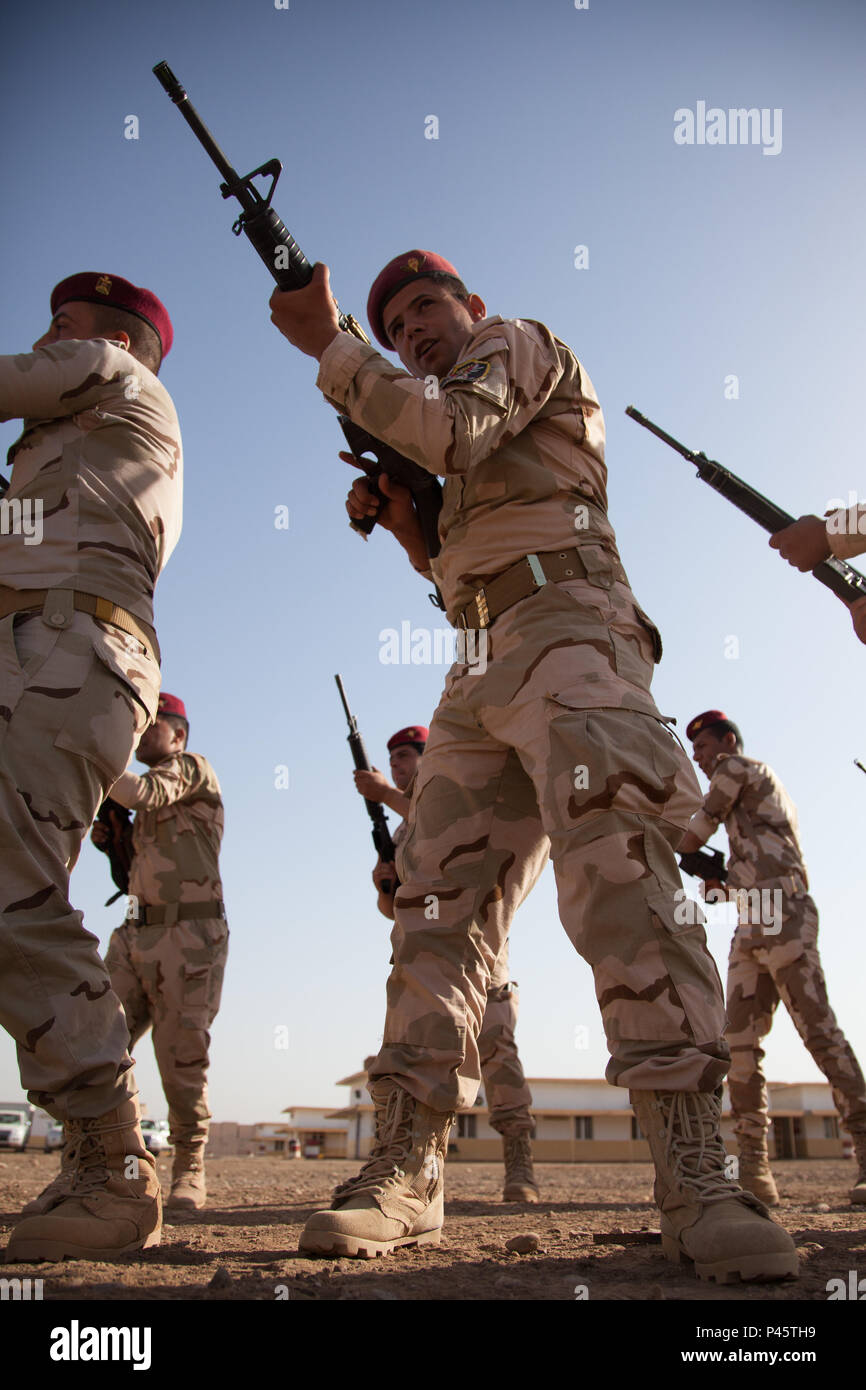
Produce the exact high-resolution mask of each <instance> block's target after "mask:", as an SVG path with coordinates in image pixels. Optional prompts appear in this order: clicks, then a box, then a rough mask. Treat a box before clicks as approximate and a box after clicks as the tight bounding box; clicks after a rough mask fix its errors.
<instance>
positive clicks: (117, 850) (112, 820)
mask: <svg viewBox="0 0 866 1390" xmlns="http://www.w3.org/2000/svg"><path fill="white" fill-rule="evenodd" d="M96 823H97V825H104V826H105V828H106V829H107V830H108V832H109V834H110V835H111V839H110V840H109V842H108V844H107V845H99V846H97V848H99V849H101V850H102V852H103V854H107V855H108V863H109V867H110V868H111V877H112V879H113V880H114V882H115V883H116V884H117V888H118V891H117V892H116V893H115V894H114V896H113V897H112V898H108V899H107V901H106V904H105V906H106V907H110V906H111V904H112V903H115V902H117V899H118V898H122V897H123V896H124V894H125V893H128V892H129V870H130V866H131V865H132V812H131V811H129V810H127V808H126V807H125V806H121V804H120V802H119V801H112V799H111V797H110V796H107V797H106V798H105V800H104V801H103V803H102V805H101V806H100V808H99V810H98V811H97V813H96Z"/></svg>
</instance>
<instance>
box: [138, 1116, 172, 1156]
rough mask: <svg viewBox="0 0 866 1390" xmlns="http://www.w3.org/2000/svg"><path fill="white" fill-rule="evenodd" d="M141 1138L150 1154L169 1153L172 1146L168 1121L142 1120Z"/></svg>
mask: <svg viewBox="0 0 866 1390" xmlns="http://www.w3.org/2000/svg"><path fill="white" fill-rule="evenodd" d="M141 1137H142V1139H143V1140H144V1147H145V1148H146V1149H147V1151H148V1153H152V1154H164V1153H168V1151H169V1149H170V1148H171V1144H170V1142H169V1138H168V1120H142V1122H141Z"/></svg>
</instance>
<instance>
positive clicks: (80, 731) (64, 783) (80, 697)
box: [0, 272, 182, 1260]
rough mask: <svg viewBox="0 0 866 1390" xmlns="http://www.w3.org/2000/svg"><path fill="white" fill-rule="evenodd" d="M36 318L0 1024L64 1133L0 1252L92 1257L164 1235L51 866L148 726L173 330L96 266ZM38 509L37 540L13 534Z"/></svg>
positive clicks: (64, 869) (134, 1115)
mask: <svg viewBox="0 0 866 1390" xmlns="http://www.w3.org/2000/svg"><path fill="white" fill-rule="evenodd" d="M51 315H52V318H51V325H50V327H49V329H48V331H47V333H45V334H44V335H43V336H42V337H41V338H40V339H39V341H38V342H36V343H34V345H33V351H32V352H30V353H21V354H19V355H17V356H11V357H2V358H0V418H2V419H4V420H9V419H13V418H15V417H19V416H20V417H23V424H24V429H23V433H22V435H21V437H20V439H19V440H18V441H17V442H16V443H15V444H14V445H13V446H12V449H11V451H10V457H11V459H12V482H11V486H10V488H9V491H8V493H7V495H6V498H5V500H4V503H3V506H4V509H8V512H7V516H8V517H9V518H11V521H12V523H13V524H12V526H11V529H10V530H9V532H8V534H4V535H3V537H2V541H0V580H2V586H0V604H2V607H0V707H2V716H3V717H2V720H0V771H2V776H0V825H2V836H3V848H4V879H3V896H2V914H0V916H2V936H0V973H2V979H3V987H2V993H0V1020H2V1023H3V1026H4V1027H5V1028H6V1029H7V1031H8V1032H9V1033H11V1034H12V1036H13V1037H14V1038H15V1041H16V1043H17V1045H18V1058H19V1064H20V1068H21V1083H22V1085H23V1086H24V1087H25V1088H26V1089H27V1091H28V1095H29V1097H30V1100H31V1101H33V1103H34V1104H36V1105H39V1106H42V1107H43V1108H44V1109H45V1110H47V1111H49V1113H50V1114H51V1115H53V1116H54V1118H55V1119H56V1120H60V1121H62V1122H63V1124H64V1130H65V1147H64V1155H63V1164H64V1169H65V1171H66V1173H67V1175H68V1180H67V1181H64V1183H63V1184H62V1185H61V1186H59V1187H55V1185H54V1184H52V1185H51V1186H52V1188H53V1191H52V1193H51V1194H50V1195H46V1200H45V1202H44V1204H43V1205H42V1207H41V1209H40V1210H39V1211H37V1213H36V1214H34V1215H32V1216H26V1217H25V1218H24V1219H23V1220H22V1221H21V1222H19V1224H18V1225H17V1226H16V1227H15V1229H14V1231H13V1233H12V1236H11V1238H10V1241H9V1244H8V1246H7V1248H6V1259H7V1260H41V1259H50V1260H55V1259H63V1258H65V1257H67V1256H78V1257H81V1258H86V1259H109V1258H111V1257H112V1256H113V1255H116V1254H120V1253H123V1252H124V1251H129V1250H138V1249H141V1248H142V1247H144V1246H149V1245H156V1244H158V1243H159V1236H160V1229H161V1212H160V1198H159V1182H158V1180H157V1177H156V1171H155V1166H154V1162H153V1159H152V1158H151V1156H150V1154H149V1153H148V1152H147V1149H146V1148H145V1146H144V1143H143V1141H142V1136H141V1131H140V1128H139V1123H138V1122H139V1107H138V1096H137V1087H136V1085H135V1081H134V1078H133V1072H132V1070H131V1068H132V1060H131V1058H130V1057H129V1054H128V1052H127V1047H126V1045H127V1040H128V1033H127V1028H126V1022H125V1020H124V1017H123V1010H122V1009H121V1006H120V1001H119V999H118V998H117V996H116V995H115V994H114V993H113V992H112V989H111V982H110V980H109V977H108V974H107V972H106V969H105V966H104V964H103V962H102V960H101V959H100V956H99V953H98V951H97V941H96V938H95V937H94V936H92V935H91V933H90V932H87V931H85V930H84V927H83V925H82V917H81V913H80V912H76V911H75V910H74V909H73V907H72V906H71V904H70V902H69V874H70V871H71V869H72V867H73V865H74V864H75V862H76V859H77V858H78V854H79V850H80V847H81V841H82V838H83V836H84V833H85V831H86V830H87V828H88V826H89V825H90V823H91V821H92V820H93V816H94V813H95V811H96V808H97V807H98V805H99V803H100V802H101V800H102V798H103V797H104V795H105V793H106V792H107V790H108V788H109V787H110V786H111V784H112V783H113V782H114V781H115V779H116V778H117V777H118V775H119V774H120V773H121V772H122V771H123V769H124V767H125V766H126V763H127V760H128V758H129V755H130V753H131V751H132V749H133V747H134V746H135V743H136V741H137V739H138V737H139V736H140V734H141V733H142V731H143V730H144V729H145V727H146V726H147V725H148V724H149V723H150V721H151V720H152V719H153V717H154V715H155V714H156V703H157V695H158V692H159V648H158V646H157V641H156V636H155V634H154V631H153V588H154V584H155V582H156V578H157V575H158V574H159V572H160V570H161V569H162V567H163V565H164V564H165V562H166V560H167V559H168V557H169V555H170V554H171V552H172V550H173V549H174V546H175V544H176V542H177V539H178V536H179V534H180V518H181V476H182V475H181V442H180V431H179V428H178V423H177V416H176V414H175V410H174V406H173V405H172V402H171V398H170V397H169V395H168V393H167V392H166V390H165V389H164V388H163V387H162V386H161V385H160V383H159V382H158V380H157V378H156V375H155V374H156V372H157V371H158V369H159V365H160V362H161V359H162V357H163V356H164V355H165V354H166V353H167V352H168V351H169V349H170V347H171V342H172V330H171V323H170V321H169V317H168V314H167V313H166V310H165V308H164V306H163V305H162V304H161V303H160V302H159V300H158V299H157V298H156V296H155V295H153V294H152V293H151V292H150V291H149V290H145V289H139V288H137V287H136V286H135V285H132V284H130V283H129V281H127V280H122V279H120V277H119V276H116V275H107V274H97V273H95V272H85V273H83V274H80V275H73V276H71V277H70V278H69V279H67V280H63V281H62V282H61V283H60V284H59V285H57V286H56V288H55V289H54V291H53V293H52V295H51ZM34 516H35V517H36V518H38V531H39V534H38V535H36V534H35V530H36V528H33V534H23V530H25V529H26V527H25V528H22V529H16V520H21V521H22V522H23V521H24V519H25V518H26V517H29V518H30V520H31V521H32V520H33V518H34ZM5 519H6V518H5V517H4V520H5ZM6 529H7V528H6V527H4V530H6ZM34 540H38V541H39V543H38V544H35V543H33V541H34Z"/></svg>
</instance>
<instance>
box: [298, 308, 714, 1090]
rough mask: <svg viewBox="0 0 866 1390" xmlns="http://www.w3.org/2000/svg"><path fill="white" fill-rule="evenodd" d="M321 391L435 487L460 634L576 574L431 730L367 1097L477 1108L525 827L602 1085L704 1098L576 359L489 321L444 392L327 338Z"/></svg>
mask: <svg viewBox="0 0 866 1390" xmlns="http://www.w3.org/2000/svg"><path fill="white" fill-rule="evenodd" d="M318 384H319V386H320V387H321V389H322V390H323V392H324V393H325V395H326V396H327V397H328V399H329V400H330V401H331V402H332V403H333V404H334V405H336V406H337V407H338V408H340V409H342V410H345V411H346V412H347V413H348V414H349V415H350V416H351V417H352V419H354V420H355V421H356V422H357V423H359V424H361V425H363V426H365V427H366V428H367V429H369V430H370V431H371V433H373V434H374V435H376V436H377V437H378V438H380V439H384V440H386V441H387V442H388V443H389V444H392V445H394V446H395V447H396V448H397V449H399V450H400V451H401V452H402V453H404V454H406V455H408V456H409V457H410V458H412V459H414V460H415V461H416V462H417V463H419V464H421V465H423V466H424V467H426V468H427V469H429V470H430V471H431V472H433V473H437V474H441V475H444V477H445V483H444V503H443V509H442V513H441V517H440V525H439V532H440V537H441V541H442V549H441V553H440V554H439V556H438V557H437V559H436V560H435V561H434V564H433V573H434V575H435V577H436V579H437V581H438V583H439V585H440V588H441V589H442V592H443V595H444V598H445V602H446V608H447V611H448V615H449V617H450V618H451V620H452V622H454V621H456V619H457V615H458V613H459V611H460V609H461V608H462V606H463V605H465V604H466V603H467V601H468V600H470V599H471V598H472V596H473V594H474V592H475V590H476V588H477V587H478V586H479V585H482V584H483V583H484V582H485V581H487V580H489V579H490V577H491V576H494V575H496V574H499V573H501V572H502V571H503V570H505V569H506V568H507V567H509V566H510V565H512V564H514V563H515V562H516V561H518V560H520V559H521V558H522V557H524V556H525V555H526V554H527V553H531V552H536V553H539V552H556V551H566V550H567V549H570V548H571V547H574V546H578V547H579V548H580V557H581V560H580V569H579V570H578V572H577V573H576V574H575V577H574V579H573V580H569V581H568V582H566V583H560V584H553V583H547V584H545V585H544V586H543V587H542V588H541V589H539V590H538V592H536V593H535V594H533V595H532V596H530V597H527V598H525V599H523V600H521V601H520V602H518V603H516V604H515V605H514V606H513V607H511V608H509V609H508V610H507V611H506V612H504V613H503V614H502V615H501V616H500V617H498V618H497V619H496V621H495V622H494V623H493V626H492V628H491V629H490V630H489V632H488V650H487V669H486V671H485V672H484V673H483V674H480V673H479V668H470V667H469V666H467V665H461V664H459V663H457V664H456V665H455V666H453V667H452V668H451V670H450V672H449V674H448V676H447V678H446V684H445V693H444V695H443V697H442V700H441V702H440V704H439V707H438V709H437V711H436V713H435V715H434V718H433V721H432V725H431V728H430V735H429V738H428V741H427V746H426V750H425V753H424V757H423V758H422V760H421V764H420V767H419V771H418V786H417V791H416V794H415V796H414V798H413V801H412V806H411V810H410V812H409V816H408V829H407V836H406V840H405V842H404V844H403V846H402V848H401V851H400V853H399V854H398V864H397V868H398V872H399V874H400V878H401V882H402V886H401V887H400V888H399V889H398V891H397V895H396V900H395V907H396V922H395V927H394V932H393V935H392V941H393V943H394V954H395V962H396V963H395V965H394V968H393V971H392V973H391V977H390V980H389V985H388V1012H387V1017H386V1023H385V1033H384V1043H383V1046H382V1050H381V1052H380V1054H379V1056H378V1058H377V1059H376V1062H375V1064H374V1065H373V1067H372V1069H371V1074H372V1077H373V1078H374V1079H375V1078H376V1077H383V1076H391V1077H394V1078H395V1079H396V1081H397V1082H398V1084H399V1085H400V1086H401V1087H403V1088H404V1089H405V1090H407V1091H409V1092H410V1093H411V1094H412V1095H414V1096H415V1097H416V1098H417V1099H418V1100H419V1101H420V1102H422V1103H423V1104H425V1105H429V1106H431V1107H432V1108H433V1109H434V1110H435V1111H451V1110H454V1109H459V1108H461V1107H465V1106H468V1105H471V1104H472V1102H473V1100H474V1097H475V1094H476V1092H477V1084H478V1083H477V1078H478V1075H479V1057H478V1045H477V1037H478V1033H479V1031H480V1027H481V1020H482V1017H483V1014H484V1008H485V1003H486V999H487V988H488V984H489V981H490V976H491V973H492V970H493V967H494V965H495V963H496V961H497V959H498V958H499V956H500V954H501V952H502V949H503V947H504V945H505V939H506V934H507V929H508V925H509V923H508V921H507V920H506V919H505V914H502V915H501V916H500V915H498V914H491V915H488V916H487V917H485V915H484V911H483V909H484V905H485V904H486V903H489V902H490V901H492V900H494V899H495V896H496V895H497V894H501V892H502V891H503V885H504V883H505V882H506V877H507V876H508V875H511V874H514V875H515V876H516V880H517V882H518V887H517V889H516V891H517V892H518V893H519V892H523V891H526V890H528V887H529V883H528V882H527V883H525V884H523V885H522V886H521V885H520V878H521V875H522V874H523V873H524V870H525V860H524V858H523V856H524V853H525V851H524V845H525V835H526V825H527V823H530V824H531V825H532V826H534V827H535V830H536V833H539V834H540V833H543V834H545V835H547V836H548V837H549V839H550V843H551V857H552V860H553V864H554V870H555V873H556V879H557V885H558V891H559V908H560V916H561V918H562V921H563V924H564V925H565V928H566V931H567V932H568V935H569V937H570V938H571V940H572V941H573V943H574V945H575V946H576V947H577V949H578V951H579V952H580V953H581V954H582V955H583V956H584V958H585V959H586V960H588V961H589V963H590V964H591V966H592V968H593V971H594V974H595V983H596V991H597V995H598V999H599V1003H600V1006H601V1011H602V1017H603V1020H604V1025H605V1029H606V1033H607V1038H608V1044H609V1047H610V1050H611V1053H612V1058H611V1061H610V1063H609V1065H608V1069H607V1076H608V1080H610V1081H611V1082H613V1083H615V1084H617V1085H621V1086H629V1087H634V1088H636V1089H646V1090H654V1089H660V1090H664V1091H670V1090H702V1091H710V1090H713V1089H715V1088H716V1087H717V1086H718V1085H719V1083H720V1082H721V1080H722V1078H723V1077H724V1074H725V1071H726V1069H727V1062H728V1051H727V1046H726V1044H725V1042H724V1039H723V1037H722V1031H723V1025H724V1010H723V1001H722V991H721V983H720V981H719V978H718V972H717V970H716V968H715V965H714V963H713V960H712V957H711V956H710V954H709V952H708V950H707V947H706V938H705V935H704V930H703V926H702V925H700V924H692V925H682V924H680V923H679V922H678V921H677V914H676V900H675V893H676V891H677V890H678V889H679V888H680V887H681V880H680V877H679V871H678V868H677V864H676V859H675V856H674V848H675V847H676V845H677V844H678V842H679V840H680V838H681V835H682V831H683V829H684V828H685V826H686V824H687V822H688V819H689V817H690V816H691V814H692V813H693V811H694V810H695V809H696V807H697V806H698V805H699V801H700V796H699V790H698V785H697V780H696V778H695V776H694V773H693V771H692V769H691V767H690V764H689V762H688V759H687V758H686V756H685V754H684V752H683V750H682V748H681V747H680V745H679V743H678V742H677V741H676V740H675V739H674V737H673V736H672V734H671V732H670V730H669V729H668V728H667V726H666V724H665V723H664V721H663V720H662V718H661V716H660V715H659V712H658V710H657V708H656V706H655V703H654V701H653V699H652V696H651V695H650V693H649V685H650V678H651V675H652V669H653V663H654V661H655V660H657V659H658V658H659V656H660V652H661V643H660V639H659V636H658V632H657V631H656V629H655V628H654V627H653V625H652V623H651V622H650V620H649V619H648V618H647V617H646V615H645V614H644V613H643V612H642V611H641V609H640V608H639V607H638V606H637V604H636V602H635V599H634V596H633V594H632V592H631V589H630V588H629V586H628V581H627V579H626V576H625V573H624V571H623V568H622V564H621V562H620V559H619V556H618V554H617V550H616V541H615V537H614V533H613V530H612V528H611V526H610V523H609V521H608V519H607V515H606V506H607V497H606V470H605V466H604V461H603V457H604V428H603V423H602V416H601V410H600V407H599V404H598V401H597V399H596V397H595V394H594V392H593V389H592V386H591V384H590V382H589V380H588V378H587V377H586V374H585V373H584V371H583V369H582V367H581V366H580V364H579V363H578V361H577V359H576V358H575V357H574V355H573V354H572V352H571V351H570V350H569V349H568V348H567V347H566V346H565V345H564V344H562V343H560V342H559V341H558V340H556V339H555V338H554V337H553V336H552V335H551V334H550V332H549V331H548V329H546V328H545V327H544V326H543V325H540V324H536V323H531V322H528V321H515V320H511V321H505V320H502V319H500V318H488V319H484V320H482V321H481V322H480V323H477V324H475V325H474V328H473V330H472V331H471V332H470V334H469V336H468V337H467V340H466V343H465V345H464V348H463V350H462V353H461V356H460V360H459V361H458V362H457V364H456V365H455V367H454V368H452V370H451V371H450V372H449V373H448V375H447V376H445V377H444V378H443V379H442V381H441V382H440V383H439V388H438V391H431V390H430V384H429V383H425V382H424V381H419V380H415V379H414V378H412V377H410V376H408V375H407V374H406V373H405V372H403V371H401V370H400V369H398V368H395V367H393V366H392V365H391V364H390V363H388V362H387V361H386V360H385V359H384V358H382V357H380V356H379V354H378V353H376V352H375V351H374V349H373V348H372V347H369V346H365V345H364V344H361V343H359V342H357V340H355V339H354V338H352V337H351V336H350V335H348V334H345V333H341V334H338V335H337V337H336V338H335V339H334V340H333V342H332V343H330V344H329V346H328V348H327V349H326V351H325V352H324V354H323V356H322V359H321V363H320V371H319V377H318Z"/></svg>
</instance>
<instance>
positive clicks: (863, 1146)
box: [851, 1134, 866, 1204]
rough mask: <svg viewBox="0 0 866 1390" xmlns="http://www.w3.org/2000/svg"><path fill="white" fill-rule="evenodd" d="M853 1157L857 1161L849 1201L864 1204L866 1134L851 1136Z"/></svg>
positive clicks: (865, 1189)
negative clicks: (854, 1179)
mask: <svg viewBox="0 0 866 1390" xmlns="http://www.w3.org/2000/svg"><path fill="white" fill-rule="evenodd" d="M851 1138H852V1139H853V1140H854V1157H855V1159H856V1161H857V1168H858V1172H857V1181H856V1182H855V1184H854V1186H853V1187H852V1188H851V1201H852V1202H856V1203H858V1204H859V1203H860V1202H866V1134H852V1136H851Z"/></svg>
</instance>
